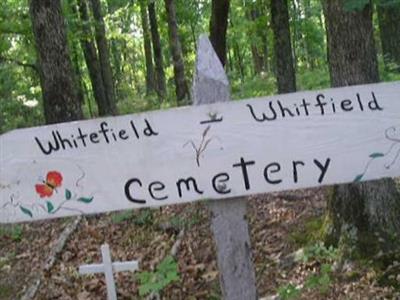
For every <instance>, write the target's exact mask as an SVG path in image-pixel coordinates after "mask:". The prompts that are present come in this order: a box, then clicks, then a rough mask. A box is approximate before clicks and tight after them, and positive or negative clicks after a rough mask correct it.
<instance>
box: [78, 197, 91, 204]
mask: <svg viewBox="0 0 400 300" xmlns="http://www.w3.org/2000/svg"><path fill="white" fill-rule="evenodd" d="M77 201H79V202H83V203H90V202H92V201H93V197H90V198H86V197H80V198H78V199H77Z"/></svg>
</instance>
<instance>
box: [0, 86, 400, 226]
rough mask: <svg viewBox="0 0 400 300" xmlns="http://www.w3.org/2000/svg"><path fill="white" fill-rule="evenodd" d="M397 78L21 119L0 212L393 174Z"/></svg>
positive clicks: (89, 209) (5, 216)
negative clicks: (131, 110) (41, 120)
mask: <svg viewBox="0 0 400 300" xmlns="http://www.w3.org/2000/svg"><path fill="white" fill-rule="evenodd" d="M398 95H400V83H399V82H393V83H381V84H370V85H362V86H352V87H344V88H336V89H329V90H325V91H313V92H300V93H293V94H287V95H279V96H273V97H267V98H259V99H249V100H242V101H235V102H231V103H227V102H225V103H215V104H208V105H200V106H193V107H186V108H179V109H171V110H167V111H157V112H149V113H143V114H138V115H126V116H119V117H110V118H104V119H95V120H88V121H80V122H71V123H64V124H57V125H50V126H43V127H37V128H28V129H21V130H16V131H12V132H9V133H6V134H4V135H2V136H1V137H0V147H1V148H0V149H1V156H0V201H1V202H0V221H1V222H2V223H12V222H21V221H30V220H39V219H47V218H54V217H63V216H70V215H77V214H88V213H100V212H107V211H114V210H123V209H131V208H140V207H149V206H159V205H167V204H174V203H184V202H189V201H195V200H200V199H215V201H218V200H217V199H219V198H231V197H236V196H240V195H250V194H256V193H263V192H271V191H280V190H286V189H296V188H305V187H315V186H320V185H329V184H336V183H346V182H358V181H363V180H372V179H378V178H382V177H394V176H398V175H400V119H399V116H400V101H398V100H399V99H398Z"/></svg>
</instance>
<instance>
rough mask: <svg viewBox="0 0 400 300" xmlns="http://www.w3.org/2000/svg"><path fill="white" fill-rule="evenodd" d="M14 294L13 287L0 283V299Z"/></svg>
mask: <svg viewBox="0 0 400 300" xmlns="http://www.w3.org/2000/svg"><path fill="white" fill-rule="evenodd" d="M13 294H14V290H13V287H12V286H11V285H5V284H1V285H0V298H1V299H9V297H11V296H12V295H13Z"/></svg>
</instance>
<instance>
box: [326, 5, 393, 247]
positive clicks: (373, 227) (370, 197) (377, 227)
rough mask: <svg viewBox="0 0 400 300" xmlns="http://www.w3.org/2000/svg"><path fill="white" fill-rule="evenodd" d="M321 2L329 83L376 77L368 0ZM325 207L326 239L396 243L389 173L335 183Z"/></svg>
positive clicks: (362, 244)
mask: <svg viewBox="0 0 400 300" xmlns="http://www.w3.org/2000/svg"><path fill="white" fill-rule="evenodd" d="M323 4H324V7H323V9H324V14H325V19H326V24H327V35H328V60H329V70H330V75H331V85H332V86H333V87H338V86H347V85H355V84H363V83H372V82H377V81H379V74H378V63H377V56H376V50H375V45H374V38H373V27H372V7H371V3H369V4H367V5H365V7H363V8H362V9H360V10H357V11H348V10H346V9H344V0H324V3H323ZM338 20H340V22H338ZM327 209H328V219H327V224H329V226H327V230H326V233H327V235H326V240H327V242H328V243H330V244H336V245H338V244H339V245H343V246H344V247H343V248H344V249H346V250H348V249H356V250H358V251H360V252H359V253H361V254H365V255H369V254H377V253H378V252H380V251H383V253H387V252H386V251H387V250H391V251H395V249H399V248H398V247H399V246H400V239H399V237H398V236H397V237H396V235H398V234H399V232H400V195H399V192H398V191H397V189H396V186H395V183H394V181H393V180H392V179H383V180H379V181H373V182H365V183H354V184H348V185H340V186H335V187H334V188H333V189H332V190H331V193H330V197H329V199H328V207H327ZM349 243H350V245H351V246H352V247H351V248H349V247H346V246H349ZM395 247H396V248H395Z"/></svg>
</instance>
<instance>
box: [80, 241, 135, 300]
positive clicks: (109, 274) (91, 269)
mask: <svg viewBox="0 0 400 300" xmlns="http://www.w3.org/2000/svg"><path fill="white" fill-rule="evenodd" d="M101 256H102V258H103V263H102V264H93V265H82V266H80V267H79V273H80V274H94V273H104V274H105V275H106V286H107V299H108V300H117V292H116V290H115V282H114V276H113V272H122V271H132V272H133V271H135V270H137V269H139V263H138V262H137V261H123V262H114V263H113V262H111V256H110V247H108V245H107V244H104V245H102V246H101Z"/></svg>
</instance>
